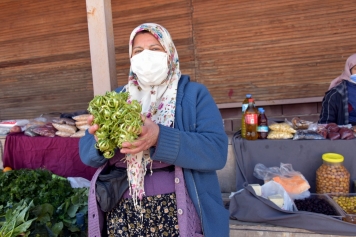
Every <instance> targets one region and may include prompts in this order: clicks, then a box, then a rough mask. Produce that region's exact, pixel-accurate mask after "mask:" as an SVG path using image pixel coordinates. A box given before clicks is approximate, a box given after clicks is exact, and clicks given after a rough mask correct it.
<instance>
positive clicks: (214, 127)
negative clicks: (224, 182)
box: [79, 23, 229, 237]
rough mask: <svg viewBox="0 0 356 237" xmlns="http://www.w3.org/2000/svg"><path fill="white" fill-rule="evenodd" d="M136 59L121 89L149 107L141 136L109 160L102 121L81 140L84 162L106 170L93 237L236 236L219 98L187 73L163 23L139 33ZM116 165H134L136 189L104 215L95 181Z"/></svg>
mask: <svg viewBox="0 0 356 237" xmlns="http://www.w3.org/2000/svg"><path fill="white" fill-rule="evenodd" d="M129 56H130V61H131V68H130V73H129V79H128V84H127V85H125V86H123V87H120V88H118V89H116V91H117V92H120V91H127V92H129V99H128V100H137V101H138V102H139V103H140V104H141V105H142V112H141V114H142V116H143V119H142V120H143V123H144V124H143V126H142V127H141V128H142V132H141V134H140V136H139V138H138V139H137V140H135V141H133V142H124V143H123V144H122V148H121V149H120V150H119V149H118V150H117V151H116V155H115V156H114V157H113V158H111V159H109V161H108V159H106V158H104V157H103V154H102V153H100V151H98V150H97V149H96V148H95V146H94V145H95V143H96V137H95V132H96V131H97V129H98V125H97V124H93V125H91V126H90V128H89V129H88V130H87V131H86V134H85V136H84V137H82V138H81V139H80V143H79V153H80V157H81V159H82V161H83V163H85V164H87V165H89V166H93V167H100V168H99V169H98V171H97V173H96V174H95V175H94V177H93V179H92V181H91V182H92V186H91V189H90V195H89V211H88V213H89V216H88V219H89V236H101V234H102V235H108V236H182V237H183V236H206V237H209V236H211V237H216V236H220V237H227V236H229V213H228V210H226V208H225V207H224V205H223V202H222V197H221V192H220V187H219V182H218V179H217V174H216V170H219V169H222V168H223V167H224V165H225V163H226V159H227V146H228V141H227V136H226V134H225V132H224V128H223V124H222V118H221V115H220V112H219V110H218V108H217V106H216V104H215V102H214V100H213V98H212V96H211V95H210V93H209V91H208V90H207V88H206V87H205V86H204V85H202V84H199V83H195V82H191V81H190V78H189V76H187V75H181V72H180V69H179V60H178V53H177V51H176V48H175V46H174V44H173V41H172V39H171V36H170V34H169V33H168V31H167V30H166V29H165V28H163V27H162V26H160V25H158V24H153V23H147V24H142V25H140V26H138V27H136V28H135V29H134V30H133V31H132V33H131V36H130V41H129ZM92 121H93V117H92V116H91V117H90V118H89V120H88V122H89V123H90V124H91V123H92ZM123 157H124V161H125V162H123V161H122V158H123ZM108 162H109V163H110V165H114V166H116V167H121V168H123V169H125V170H127V174H128V181H129V188H128V189H127V190H126V192H125V193H124V194H123V196H122V198H121V200H119V202H118V203H117V205H115V207H114V208H113V209H112V210H109V211H107V212H106V213H104V215H102V212H101V210H100V208H99V207H98V203H97V202H96V200H95V182H96V178H97V176H98V174H99V173H100V172H101V170H102V169H103V166H105V165H107V163H108ZM146 171H147V174H146ZM104 218H105V219H106V221H104ZM104 226H106V227H104Z"/></svg>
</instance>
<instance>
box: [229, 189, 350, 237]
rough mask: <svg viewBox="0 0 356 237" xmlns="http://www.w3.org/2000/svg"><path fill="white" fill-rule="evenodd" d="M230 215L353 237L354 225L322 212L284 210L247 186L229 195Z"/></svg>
mask: <svg viewBox="0 0 356 237" xmlns="http://www.w3.org/2000/svg"><path fill="white" fill-rule="evenodd" d="M229 212H230V217H231V218H232V219H237V220H239V221H246V222H255V223H268V224H272V225H276V226H284V227H292V228H301V229H305V230H309V231H312V232H315V233H319V234H328V235H337V236H340V235H345V236H355V233H356V225H355V224H352V223H348V222H344V221H342V220H338V219H336V218H334V217H331V216H327V215H324V214H318V213H312V212H306V211H286V210H282V209H281V208H279V207H277V206H276V205H275V204H274V203H273V202H271V201H270V200H268V199H265V198H263V197H260V196H257V195H256V194H255V192H254V190H253V188H252V187H251V186H247V187H245V188H244V189H242V190H240V191H239V192H237V193H235V194H234V195H233V196H232V197H231V198H230V206H229Z"/></svg>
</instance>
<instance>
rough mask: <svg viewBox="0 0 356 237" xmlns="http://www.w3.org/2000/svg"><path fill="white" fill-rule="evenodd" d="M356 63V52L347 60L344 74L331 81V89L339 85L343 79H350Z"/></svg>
mask: <svg viewBox="0 0 356 237" xmlns="http://www.w3.org/2000/svg"><path fill="white" fill-rule="evenodd" d="M355 65H356V54H353V55H351V56H350V57H349V58H348V59H347V60H346V63H345V68H344V71H343V72H342V74H341V75H340V76H338V77H337V78H335V79H334V80H332V81H331V83H330V86H329V90H330V89H331V88H333V87H335V86H337V85H338V84H340V83H341V82H342V80H348V81H350V77H351V68H353V67H354V66H355Z"/></svg>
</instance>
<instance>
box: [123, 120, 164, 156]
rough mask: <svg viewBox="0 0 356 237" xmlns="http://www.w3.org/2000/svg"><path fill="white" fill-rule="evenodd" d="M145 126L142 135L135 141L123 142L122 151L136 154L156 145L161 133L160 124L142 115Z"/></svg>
mask: <svg viewBox="0 0 356 237" xmlns="http://www.w3.org/2000/svg"><path fill="white" fill-rule="evenodd" d="M142 118H143V119H142V120H143V126H141V128H142V131H141V134H140V136H139V137H138V138H137V139H136V140H135V141H133V142H124V143H122V148H121V150H120V152H121V153H125V154H136V153H139V152H140V151H144V150H147V149H149V148H150V147H152V146H156V143H157V140H158V134H159V126H158V125H157V124H156V123H154V122H153V121H152V120H151V119H150V118H145V117H143V116H142Z"/></svg>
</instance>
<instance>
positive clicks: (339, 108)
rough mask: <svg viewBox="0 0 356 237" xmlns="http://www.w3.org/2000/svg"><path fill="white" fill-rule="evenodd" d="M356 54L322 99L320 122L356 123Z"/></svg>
mask: <svg viewBox="0 0 356 237" xmlns="http://www.w3.org/2000/svg"><path fill="white" fill-rule="evenodd" d="M355 65H356V54H353V55H351V56H350V57H349V58H348V59H347V60H346V63H345V69H344V71H343V73H342V74H341V75H340V76H339V77H337V78H335V79H334V80H333V81H332V82H331V84H330V87H329V90H328V91H327V92H326V93H325V96H324V98H323V101H322V108H321V112H320V118H319V123H324V124H325V123H336V124H338V125H347V124H352V125H356V78H355V75H354V74H356V67H355Z"/></svg>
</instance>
